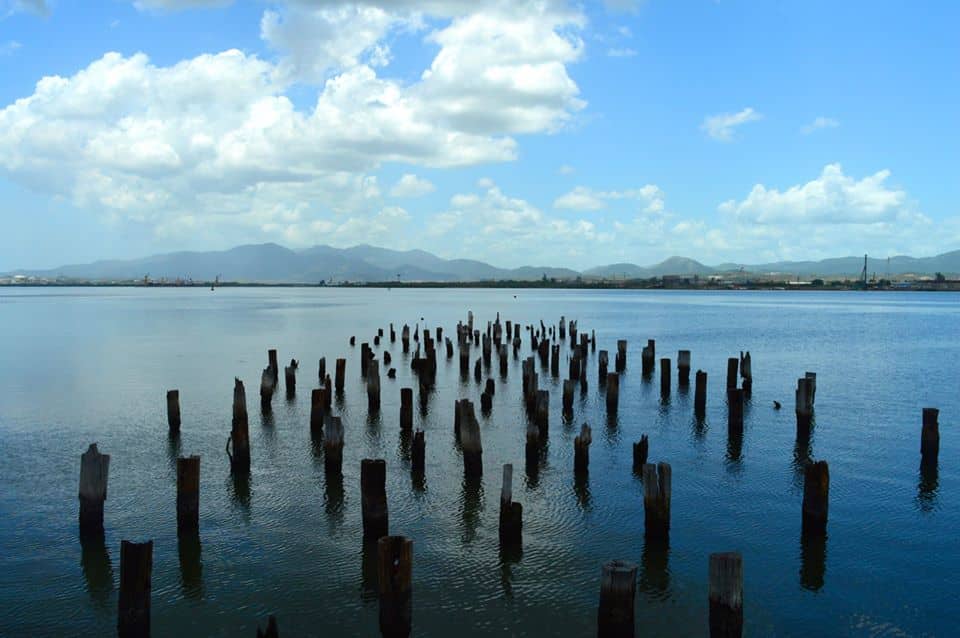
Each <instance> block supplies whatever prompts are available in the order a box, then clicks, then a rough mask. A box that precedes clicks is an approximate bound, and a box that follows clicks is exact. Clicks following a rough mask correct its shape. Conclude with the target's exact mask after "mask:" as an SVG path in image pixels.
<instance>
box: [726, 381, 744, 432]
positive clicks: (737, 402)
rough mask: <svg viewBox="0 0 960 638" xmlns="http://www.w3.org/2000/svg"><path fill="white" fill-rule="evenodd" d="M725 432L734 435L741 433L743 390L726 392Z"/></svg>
mask: <svg viewBox="0 0 960 638" xmlns="http://www.w3.org/2000/svg"><path fill="white" fill-rule="evenodd" d="M727 431H728V432H731V433H734V434H742V433H743V389H742V388H738V389H734V390H729V391H728V392H727Z"/></svg>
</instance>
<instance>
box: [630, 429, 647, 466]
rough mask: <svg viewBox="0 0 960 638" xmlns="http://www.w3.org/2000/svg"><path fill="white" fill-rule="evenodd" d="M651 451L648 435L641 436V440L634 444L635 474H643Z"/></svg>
mask: <svg viewBox="0 0 960 638" xmlns="http://www.w3.org/2000/svg"><path fill="white" fill-rule="evenodd" d="M649 451H650V441H649V440H648V439H647V435H646V434H641V435H640V440H639V441H637V442H636V443H634V444H633V469H634V471H635V472H643V466H644V465H646V464H647V455H648V453H649Z"/></svg>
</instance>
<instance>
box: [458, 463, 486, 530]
mask: <svg viewBox="0 0 960 638" xmlns="http://www.w3.org/2000/svg"><path fill="white" fill-rule="evenodd" d="M461 486H462V488H463V489H462V495H461V503H463V505H462V508H461V514H462V520H463V529H462V531H461V535H460V536H461V541H462V542H464V543H471V542H473V541H474V540H475V539H476V537H477V525H479V524H480V515H481V514H482V513H483V480H482V479H481V478H464V479H463V483H462V484H461Z"/></svg>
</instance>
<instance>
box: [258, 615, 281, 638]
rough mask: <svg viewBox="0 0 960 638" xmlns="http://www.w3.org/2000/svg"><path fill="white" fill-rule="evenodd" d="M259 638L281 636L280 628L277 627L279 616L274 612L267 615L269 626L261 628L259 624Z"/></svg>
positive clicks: (278, 637)
mask: <svg viewBox="0 0 960 638" xmlns="http://www.w3.org/2000/svg"><path fill="white" fill-rule="evenodd" d="M257 638H280V630H279V629H278V628H277V617H276V616H274V615H273V614H270V615H269V616H267V628H266V629H260V625H257Z"/></svg>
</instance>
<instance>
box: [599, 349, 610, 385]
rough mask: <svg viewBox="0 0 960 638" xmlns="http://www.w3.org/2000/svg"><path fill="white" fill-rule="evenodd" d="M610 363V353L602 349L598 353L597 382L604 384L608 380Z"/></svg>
mask: <svg viewBox="0 0 960 638" xmlns="http://www.w3.org/2000/svg"><path fill="white" fill-rule="evenodd" d="M608 365H610V355H609V353H608V352H607V351H606V350H601V351H600V354H598V355H597V382H598V383H599V384H600V385H604V384H605V383H606V382H607V366H608Z"/></svg>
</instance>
